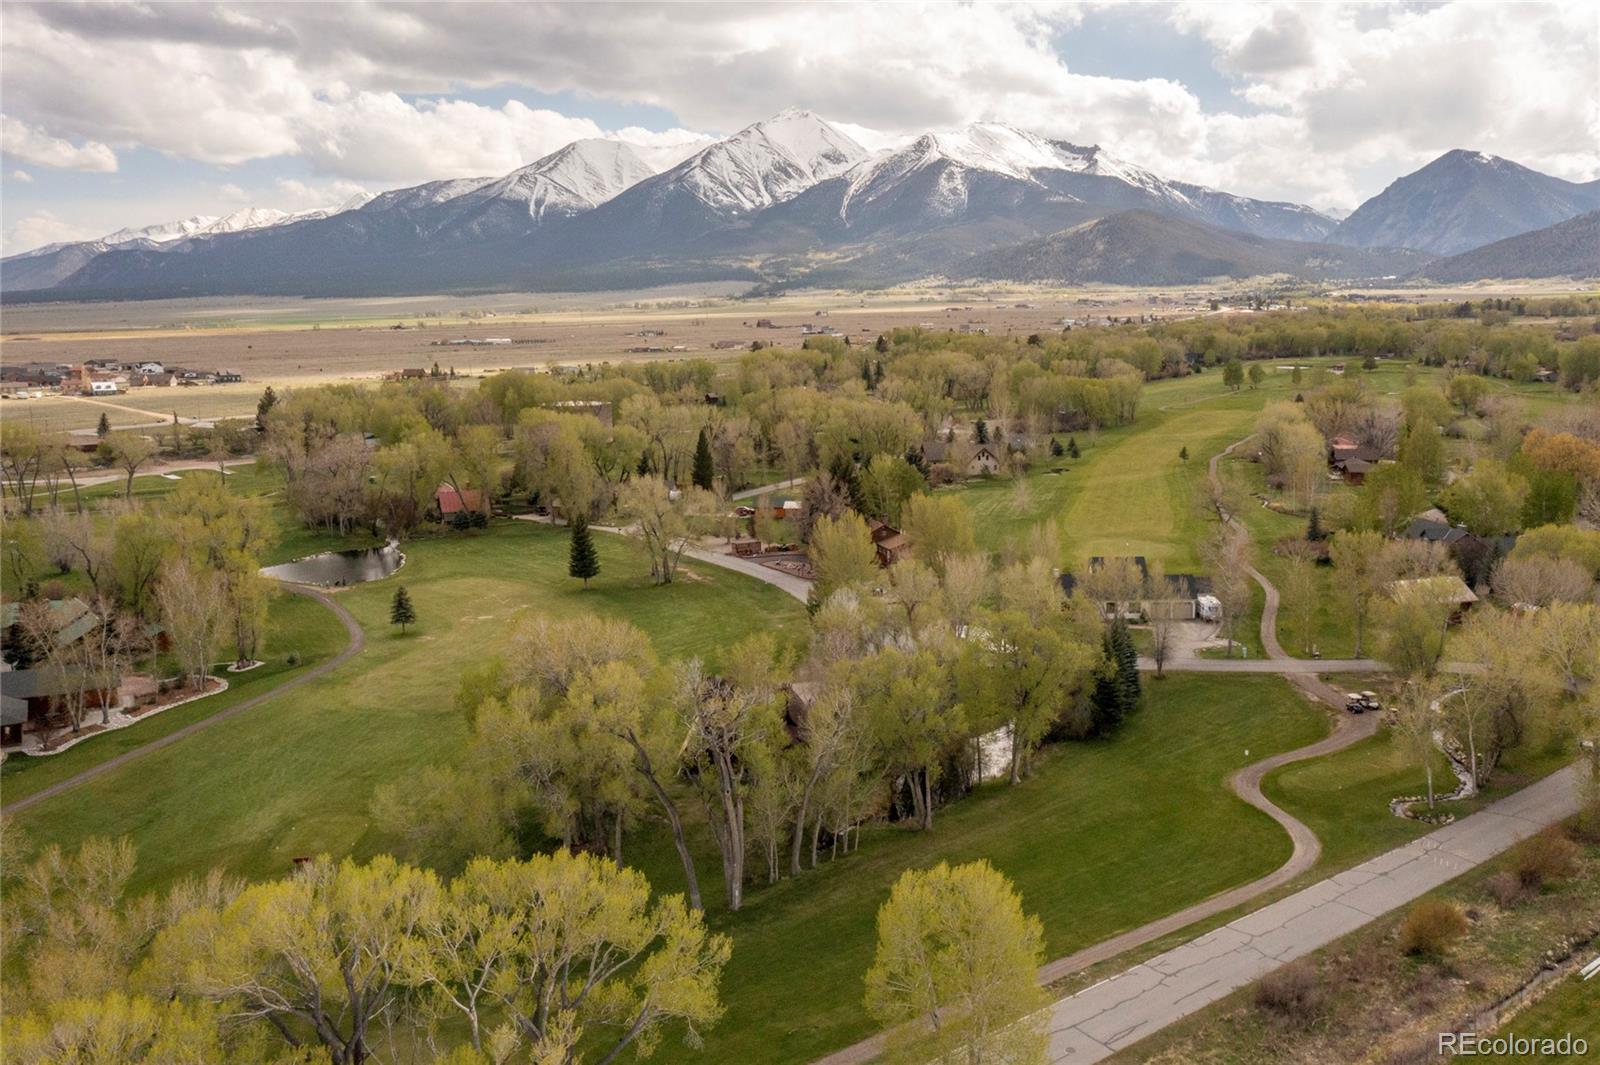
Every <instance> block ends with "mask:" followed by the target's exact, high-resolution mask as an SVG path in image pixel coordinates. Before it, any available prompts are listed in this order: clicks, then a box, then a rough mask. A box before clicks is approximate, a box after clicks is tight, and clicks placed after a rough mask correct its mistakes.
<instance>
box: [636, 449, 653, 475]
mask: <svg viewBox="0 0 1600 1065" xmlns="http://www.w3.org/2000/svg"><path fill="white" fill-rule="evenodd" d="M634 472H635V473H637V474H638V475H639V476H640V477H648V476H650V475H651V474H652V473H654V472H655V467H654V466H653V465H652V464H651V462H650V452H649V451H641V452H639V465H638V466H637V467H636V468H635V470H634Z"/></svg>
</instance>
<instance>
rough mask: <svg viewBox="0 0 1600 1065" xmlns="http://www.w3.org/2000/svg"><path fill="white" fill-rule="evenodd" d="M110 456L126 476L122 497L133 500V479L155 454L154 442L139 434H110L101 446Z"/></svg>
mask: <svg viewBox="0 0 1600 1065" xmlns="http://www.w3.org/2000/svg"><path fill="white" fill-rule="evenodd" d="M101 446H102V447H104V448H105V449H106V451H107V453H108V454H109V455H110V456H111V461H112V463H113V464H114V465H117V466H121V467H122V470H123V472H124V473H126V474H127V475H128V479H127V481H126V482H125V483H124V485H123V495H124V496H125V497H126V498H128V499H132V498H133V477H134V474H136V473H138V472H139V467H140V466H143V465H144V464H145V463H147V462H149V461H150V460H151V459H152V458H154V457H155V454H156V444H155V441H153V440H151V439H150V438H149V437H147V436H144V435H142V434H140V433H131V432H122V433H112V434H111V435H110V436H108V437H106V438H105V440H104V441H103V442H102V444H101Z"/></svg>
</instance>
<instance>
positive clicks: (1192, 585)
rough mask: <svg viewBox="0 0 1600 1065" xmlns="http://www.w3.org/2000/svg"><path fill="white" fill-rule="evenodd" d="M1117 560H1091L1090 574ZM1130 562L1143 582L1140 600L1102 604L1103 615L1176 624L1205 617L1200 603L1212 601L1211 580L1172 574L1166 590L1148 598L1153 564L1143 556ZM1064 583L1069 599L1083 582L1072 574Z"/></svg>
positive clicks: (1062, 585)
mask: <svg viewBox="0 0 1600 1065" xmlns="http://www.w3.org/2000/svg"><path fill="white" fill-rule="evenodd" d="M1117 561H1121V560H1117V559H1107V558H1104V557H1102V556H1099V555H1096V556H1095V557H1093V558H1091V559H1089V566H1088V569H1089V571H1090V572H1096V571H1099V570H1103V569H1105V568H1106V566H1107V565H1109V564H1111V563H1113V562H1117ZM1128 561H1130V562H1131V563H1132V564H1133V570H1134V572H1136V573H1137V574H1138V578H1139V582H1140V589H1139V592H1138V598H1137V599H1128V600H1123V601H1120V602H1117V601H1112V600H1106V601H1105V602H1102V603H1101V604H1100V613H1101V614H1102V615H1104V616H1105V617H1108V618H1110V617H1115V616H1116V615H1117V613H1118V612H1119V611H1120V612H1121V613H1122V614H1123V616H1125V617H1127V616H1136V617H1144V618H1153V617H1159V618H1167V619H1170V620H1174V621H1194V620H1195V619H1196V618H1198V617H1200V616H1201V614H1202V608H1201V606H1200V600H1201V599H1202V598H1204V599H1211V598H1212V596H1211V578H1209V577H1200V576H1196V575H1195V574H1192V573H1169V574H1167V578H1166V588H1165V589H1164V590H1163V589H1157V590H1155V594H1149V595H1147V594H1146V592H1147V591H1149V590H1150V587H1149V586H1150V565H1149V563H1148V562H1147V561H1146V560H1145V557H1144V556H1143V555H1134V556H1132V557H1131V558H1130V559H1128ZM1060 582H1061V591H1062V594H1064V595H1068V596H1070V595H1072V594H1073V593H1074V592H1075V591H1077V589H1078V586H1079V583H1080V582H1079V580H1078V578H1077V577H1076V576H1074V575H1073V574H1071V573H1063V574H1062V575H1061V577H1060Z"/></svg>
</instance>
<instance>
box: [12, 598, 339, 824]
mask: <svg viewBox="0 0 1600 1065" xmlns="http://www.w3.org/2000/svg"><path fill="white" fill-rule="evenodd" d="M283 588H284V590H286V591H289V592H292V593H294V594H295V595H305V596H310V597H311V598H312V599H315V600H317V602H319V603H321V604H322V605H323V606H325V607H327V608H328V609H329V610H331V611H333V613H334V615H335V616H337V617H338V619H339V621H340V622H341V623H342V624H343V625H344V630H345V632H346V633H347V634H349V636H350V642H349V643H348V644H346V645H345V648H344V650H342V651H340V652H339V653H338V654H336V655H334V656H333V657H332V658H330V659H328V660H327V661H326V662H323V663H321V664H320V665H315V666H312V667H311V668H310V669H308V670H306V671H305V672H304V673H301V674H300V675H299V676H296V677H291V678H289V679H288V680H286V681H284V682H283V683H282V684H279V685H278V686H277V687H275V688H272V689H270V690H269V691H264V692H262V693H261V694H260V695H255V696H252V697H251V698H249V699H246V700H244V702H242V703H235V704H234V705H233V706H230V707H228V708H227V709H226V710H219V711H217V712H216V713H214V714H212V715H211V716H210V717H204V718H201V719H200V720H199V721H196V722H194V723H193V724H189V725H185V726H184V727H183V728H181V729H179V730H178V731H176V732H170V733H168V734H167V735H165V736H161V737H159V738H157V739H153V740H151V741H150V742H149V743H146V744H144V745H143V746H141V747H135V748H134V749H133V750H131V751H125V752H123V753H122V754H119V755H117V756H116V757H115V758H111V759H108V760H106V761H104V762H101V763H100V764H99V765H96V766H91V767H90V768H88V769H85V770H84V771H83V772H81V773H77V774H74V775H73V776H70V777H68V778H67V779H65V780H61V781H57V782H56V783H54V784H51V785H50V786H49V787H47V788H42V789H40V790H39V791H36V792H34V793H33V794H32V795H28V796H25V797H24V798H21V799H18V800H16V801H15V802H8V803H4V805H3V809H4V812H5V813H7V814H14V813H16V812H18V811H19V810H26V809H27V808H28V807H30V806H33V805H34V804H36V803H41V802H44V801H45V800H46V799H53V798H55V797H56V796H57V795H60V794H62V793H63V792H67V791H71V790H72V789H73V788H76V787H77V786H78V785H80V784H86V783H88V782H89V781H91V780H94V779H95V778H96V777H100V776H104V775H105V774H107V773H109V772H111V771H112V770H113V769H120V768H121V767H122V766H125V765H127V764H128V763H129V762H131V761H133V760H134V759H135V758H141V757H143V756H144V755H147V754H149V753H151V752H152V751H159V750H161V749H162V748H163V747H170V746H171V745H172V744H174V743H177V742H178V741H179V740H181V739H185V738H187V737H189V736H193V735H194V734H195V733H196V732H199V731H201V730H202V729H208V728H210V727H211V726H212V725H216V724H219V723H221V722H223V721H226V720H228V719H229V718H233V717H238V716H239V715H240V714H242V713H244V712H245V711H247V710H254V709H255V708H256V707H258V706H260V705H261V704H262V703H264V702H266V701H267V700H269V699H275V698H277V697H278V696H280V695H282V694H283V693H284V692H288V691H293V690H294V689H296V688H298V687H300V686H302V685H304V684H308V683H310V682H311V681H313V680H316V679H317V678H319V677H324V676H327V675H328V674H329V673H331V672H333V671H334V670H335V669H338V668H339V667H340V666H342V665H344V664H345V663H346V662H348V661H350V659H352V658H354V657H355V656H356V655H358V654H360V653H361V651H362V649H363V648H365V647H366V645H367V634H366V633H365V632H363V631H362V628H361V625H360V624H359V623H358V622H357V621H356V619H355V618H354V617H352V616H351V615H350V612H349V611H348V610H346V609H345V608H344V607H343V606H341V605H340V604H339V603H338V602H336V601H335V600H334V598H333V597H332V596H330V595H328V594H327V593H326V592H322V591H319V590H317V589H315V588H308V587H306V586H305V585H301V584H284V585H283Z"/></svg>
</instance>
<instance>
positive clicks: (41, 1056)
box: [6, 991, 287, 1065]
mask: <svg viewBox="0 0 1600 1065" xmlns="http://www.w3.org/2000/svg"><path fill="white" fill-rule="evenodd" d="M12 1023H13V1025H14V1027H12V1028H11V1030H10V1031H9V1032H8V1033H7V1040H6V1057H7V1060H10V1061H14V1062H18V1063H19V1065H47V1063H52V1062H67V1061H73V1062H85V1063H88V1062H106V1063H110V1062H113V1061H114V1062H117V1063H118V1065H211V1063H212V1062H218V1061H224V1060H230V1059H231V1060H235V1061H242V1060H247V1059H249V1058H250V1057H251V1056H252V1055H251V1051H252V1050H253V1049H255V1048H248V1047H228V1048H227V1049H225V1048H224V1039H223V1035H222V1018H221V1017H220V1016H219V1014H218V1011H217V1010H216V1008H215V1007H213V1006H212V1005H210V1004H209V1003H201V1002H187V1001H184V1000H182V999H176V1000H168V1001H159V1000H157V999H153V998H150V997H148V996H145V995H131V996H130V995H128V994H125V993H123V992H122V991H110V992H107V993H106V994H104V995H99V996H95V997H92V998H90V997H84V998H72V999H65V1000H62V1001H58V1002H52V1003H50V1005H49V1006H47V1007H46V1008H45V1009H43V1010H41V1011H38V1012H36V1013H28V1014H25V1015H23V1016H21V1017H20V1018H16V1019H15V1020H13V1022H12ZM257 1060H261V1061H263V1062H265V1061H267V1056H266V1055H263V1056H261V1057H260V1058H258V1059H257ZM285 1065H287V1063H285Z"/></svg>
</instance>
